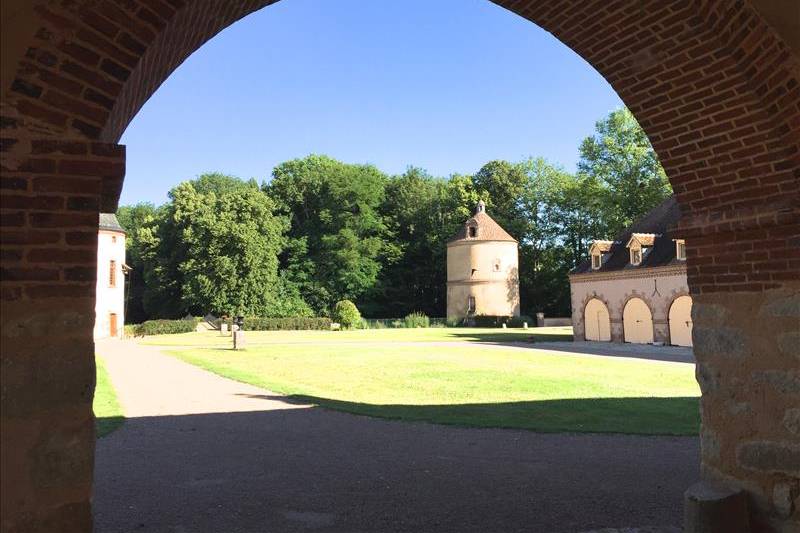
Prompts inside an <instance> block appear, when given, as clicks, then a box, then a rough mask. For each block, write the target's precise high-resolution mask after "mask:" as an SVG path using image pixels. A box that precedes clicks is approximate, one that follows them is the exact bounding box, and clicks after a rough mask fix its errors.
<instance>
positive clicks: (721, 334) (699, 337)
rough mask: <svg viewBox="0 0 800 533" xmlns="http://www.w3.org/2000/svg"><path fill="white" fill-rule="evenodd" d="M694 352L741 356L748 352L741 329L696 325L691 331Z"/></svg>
mask: <svg viewBox="0 0 800 533" xmlns="http://www.w3.org/2000/svg"><path fill="white" fill-rule="evenodd" d="M692 337H693V338H694V346H695V352H696V353H697V355H698V356H701V355H719V356H721V357H734V358H743V357H745V356H746V355H748V354H749V350H748V349H747V345H746V342H745V336H744V334H743V333H742V331H741V330H738V329H734V328H726V327H705V326H703V327H698V326H695V328H694V331H693V332H692Z"/></svg>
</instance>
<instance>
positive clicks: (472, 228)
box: [469, 226, 478, 238]
mask: <svg viewBox="0 0 800 533" xmlns="http://www.w3.org/2000/svg"><path fill="white" fill-rule="evenodd" d="M469 236H470V237H472V238H474V237H477V236H478V228H476V227H475V226H470V227H469Z"/></svg>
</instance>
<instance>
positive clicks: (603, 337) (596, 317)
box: [583, 298, 611, 341]
mask: <svg viewBox="0 0 800 533" xmlns="http://www.w3.org/2000/svg"><path fill="white" fill-rule="evenodd" d="M583 324H584V328H585V329H584V338H585V339H586V340H587V341H610V340H611V318H610V316H609V314H608V307H606V304H604V303H603V302H601V301H600V300H598V299H597V298H592V299H591V300H589V301H588V302H587V304H586V307H585V308H584V310H583Z"/></svg>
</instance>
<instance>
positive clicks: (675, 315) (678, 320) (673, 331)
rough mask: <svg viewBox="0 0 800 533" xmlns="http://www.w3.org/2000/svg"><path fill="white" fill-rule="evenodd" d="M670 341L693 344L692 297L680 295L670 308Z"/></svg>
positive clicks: (673, 343)
mask: <svg viewBox="0 0 800 533" xmlns="http://www.w3.org/2000/svg"><path fill="white" fill-rule="evenodd" d="M669 343H670V344H672V345H675V346H692V297H691V296H679V297H678V298H675V301H673V302H672V305H671V306H670V308H669Z"/></svg>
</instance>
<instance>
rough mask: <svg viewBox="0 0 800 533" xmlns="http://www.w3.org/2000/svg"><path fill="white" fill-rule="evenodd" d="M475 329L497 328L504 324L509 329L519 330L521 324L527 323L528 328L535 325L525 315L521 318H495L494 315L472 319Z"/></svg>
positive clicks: (478, 316)
mask: <svg viewBox="0 0 800 533" xmlns="http://www.w3.org/2000/svg"><path fill="white" fill-rule="evenodd" d="M472 321H473V323H474V324H475V327H478V328H499V327H502V326H503V324H505V325H506V326H507V327H509V328H521V327H522V324H523V322H527V323H528V326H531V327H533V326H535V325H536V323H535V322H533V321H532V320H531V317H529V316H526V315H521V316H495V315H477V316H475V317H473V318H472Z"/></svg>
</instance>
